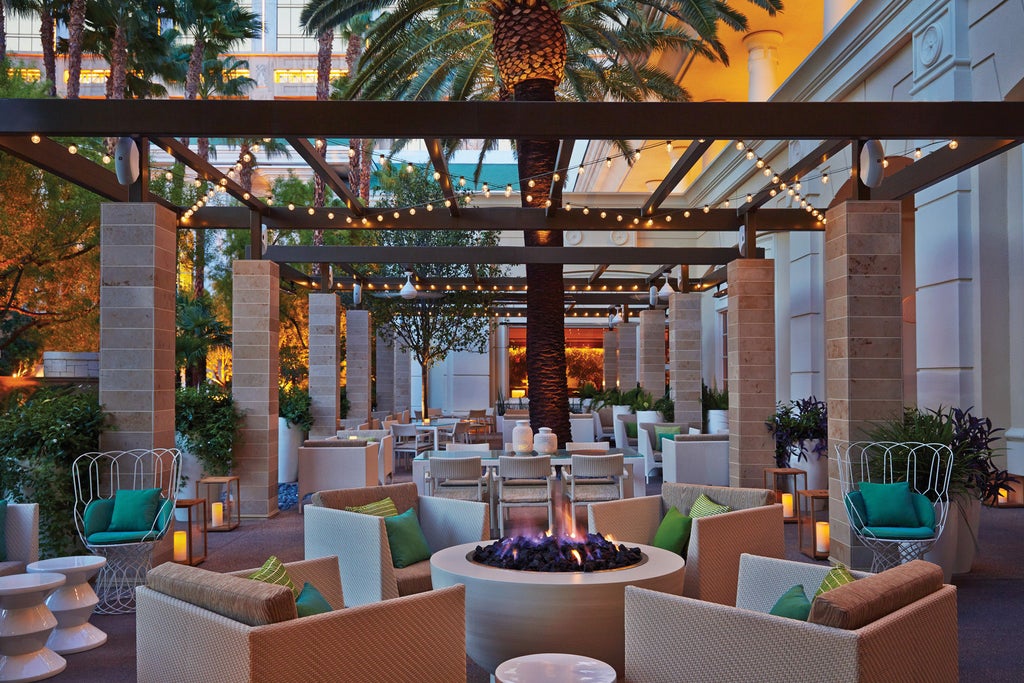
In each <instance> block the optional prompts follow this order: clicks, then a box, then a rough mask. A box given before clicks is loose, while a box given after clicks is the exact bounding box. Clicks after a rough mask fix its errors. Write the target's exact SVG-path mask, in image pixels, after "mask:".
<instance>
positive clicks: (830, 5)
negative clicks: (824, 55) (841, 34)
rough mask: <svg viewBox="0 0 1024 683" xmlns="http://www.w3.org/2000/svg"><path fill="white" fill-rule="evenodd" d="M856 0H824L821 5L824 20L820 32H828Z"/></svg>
mask: <svg viewBox="0 0 1024 683" xmlns="http://www.w3.org/2000/svg"><path fill="white" fill-rule="evenodd" d="M856 2H857V0H825V2H824V6H823V7H822V10H823V14H824V22H823V25H822V28H823V29H824V30H823V31H822V33H828V32H829V31H831V30H832V29H833V28H835V25H836V24H838V23H839V20H840V19H842V18H843V17H844V16H845V15H846V13H847V12H849V11H850V8H851V7H853V6H854V4H856Z"/></svg>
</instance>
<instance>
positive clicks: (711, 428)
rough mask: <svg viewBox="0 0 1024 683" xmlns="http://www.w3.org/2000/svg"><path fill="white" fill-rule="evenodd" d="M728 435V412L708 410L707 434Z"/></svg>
mask: <svg viewBox="0 0 1024 683" xmlns="http://www.w3.org/2000/svg"><path fill="white" fill-rule="evenodd" d="M728 433H729V411H728V410H709V411H708V434H728Z"/></svg>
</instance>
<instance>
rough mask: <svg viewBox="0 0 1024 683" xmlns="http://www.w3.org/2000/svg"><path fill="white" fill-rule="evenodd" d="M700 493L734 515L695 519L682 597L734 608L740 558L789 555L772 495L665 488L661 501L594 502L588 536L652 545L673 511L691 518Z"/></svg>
mask: <svg viewBox="0 0 1024 683" xmlns="http://www.w3.org/2000/svg"><path fill="white" fill-rule="evenodd" d="M702 493H705V494H707V495H708V497H709V498H711V499H712V500H714V501H715V502H717V503H721V504H723V505H728V506H729V507H731V508H732V511H731V512H726V513H724V514H720V515H714V516H712V517H701V518H698V519H694V520H693V528H692V530H691V531H690V541H689V544H688V545H687V552H686V581H685V582H684V584H683V595H686V596H688V597H691V598H697V599H699V600H707V601H709V602H717V603H720V604H723V605H732V604H734V601H735V599H736V577H737V574H738V573H739V562H740V554H741V553H753V554H757V555H764V556H767V557H782V556H783V554H784V552H785V541H784V536H783V522H782V506H781V505H778V504H775V493H774V491H770V490H768V489H750V488H737V487H727V486H697V485H693V484H671V483H668V484H663V485H662V487H661V495H660V496H643V497H641V498H627V499H625V500H616V501H611V502H607V503H592V504H591V505H590V506H589V521H590V531H591V533H597V532H600V533H602V534H605V535H606V536H607V535H609V534H610V535H611V536H612V537H614V538H615V539H616V540H617V541H624V542H633V543H646V544H650V543H651V542H652V541H653V540H654V534H655V532H656V531H657V530H658V525H659V524H661V520H662V518H663V517H664V516H665V513H666V512H668V510H669V508H672V507H675V508H676V509H678V510H679V511H680V512H682V513H683V514H688V513H689V511H690V508H691V507H692V506H693V502H694V501H695V500H697V498H698V497H699V496H700V495H701V494H702Z"/></svg>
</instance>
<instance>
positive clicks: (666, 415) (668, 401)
mask: <svg viewBox="0 0 1024 683" xmlns="http://www.w3.org/2000/svg"><path fill="white" fill-rule="evenodd" d="M654 409H655V410H657V411H658V412H659V413H661V418H662V419H663V420H664V421H665V422H675V419H676V402H675V401H673V400H672V395H671V392H670V391H669V390H668V387H665V394H664V395H663V396H662V397H661V398H659V399H658V400H657V401H655V402H654Z"/></svg>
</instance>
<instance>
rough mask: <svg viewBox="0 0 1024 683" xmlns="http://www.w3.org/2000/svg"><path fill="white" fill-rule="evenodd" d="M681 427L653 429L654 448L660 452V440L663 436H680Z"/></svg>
mask: <svg viewBox="0 0 1024 683" xmlns="http://www.w3.org/2000/svg"><path fill="white" fill-rule="evenodd" d="M682 433H683V428H682V427H655V428H654V448H655V449H656V450H659V451H660V450H661V439H662V437H664V436H675V435H676V434H682Z"/></svg>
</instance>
